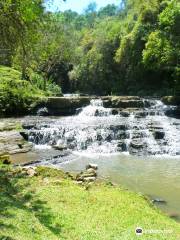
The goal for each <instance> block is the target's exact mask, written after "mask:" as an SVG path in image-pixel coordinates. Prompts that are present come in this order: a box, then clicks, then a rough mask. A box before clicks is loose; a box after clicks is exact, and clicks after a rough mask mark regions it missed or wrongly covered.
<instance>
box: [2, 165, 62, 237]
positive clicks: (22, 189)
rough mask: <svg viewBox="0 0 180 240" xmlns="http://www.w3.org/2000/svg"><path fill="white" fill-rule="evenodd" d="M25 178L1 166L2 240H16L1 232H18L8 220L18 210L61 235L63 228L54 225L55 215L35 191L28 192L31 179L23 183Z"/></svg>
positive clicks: (13, 216)
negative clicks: (32, 216)
mask: <svg viewBox="0 0 180 240" xmlns="http://www.w3.org/2000/svg"><path fill="white" fill-rule="evenodd" d="M23 178H24V179H25V178H27V177H25V176H24V175H23V174H22V173H21V172H13V171H11V170H10V169H9V168H7V167H2V166H1V165H0V216H1V219H0V240H14V239H13V238H11V237H10V236H4V235H3V234H2V233H1V232H2V230H4V232H6V231H7V233H8V230H9V229H11V230H12V229H13V230H14V231H16V226H15V225H12V224H9V223H8V220H9V221H10V219H12V218H15V217H16V210H17V209H21V210H24V211H26V212H27V213H32V214H33V215H34V216H35V217H36V218H37V219H38V221H39V222H40V223H41V224H42V225H43V226H44V227H46V228H47V229H48V230H49V231H51V232H52V233H53V234H55V235H59V234H60V232H61V228H62V226H61V225H60V224H56V225H54V223H53V219H54V217H53V214H52V213H51V210H50V209H49V208H48V207H47V206H46V202H45V201H40V200H38V199H37V197H36V196H35V193H34V192H33V191H28V186H29V183H27V182H28V181H29V179H28V180H27V179H26V180H25V181H21V180H22V179H23ZM25 183H26V184H25Z"/></svg>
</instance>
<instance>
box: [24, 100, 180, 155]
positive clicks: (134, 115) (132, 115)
mask: <svg viewBox="0 0 180 240" xmlns="http://www.w3.org/2000/svg"><path fill="white" fill-rule="evenodd" d="M145 101H149V105H148V107H145V108H142V109H140V110H133V109H132V110H129V112H127V111H128V110H126V111H124V110H122V109H120V110H119V112H118V113H116V114H113V109H112V108H105V107H104V106H103V101H102V100H101V99H94V100H91V103H90V105H89V106H86V107H84V108H83V109H82V111H81V112H80V113H79V114H78V115H76V116H71V117H63V118H60V119H56V120H55V119H54V120H52V121H50V122H49V123H46V124H43V123H38V124H37V125H36V127H35V128H34V129H30V130H28V135H29V141H30V142H33V143H34V144H35V145H36V147H39V146H40V147H42V146H48V147H50V146H54V145H57V146H62V147H63V146H64V147H66V148H68V149H70V150H72V151H73V152H76V153H79V154H90V155H91V154H119V153H122V152H124V153H128V154H134V155H159V154H160V155H162V154H168V155H172V156H175V155H179V154H180V120H177V119H173V118H169V117H167V116H166V115H165V111H166V109H167V107H166V106H165V105H164V104H163V103H162V102H161V101H158V100H145Z"/></svg>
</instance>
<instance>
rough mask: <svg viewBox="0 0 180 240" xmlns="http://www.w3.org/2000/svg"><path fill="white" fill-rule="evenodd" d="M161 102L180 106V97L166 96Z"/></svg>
mask: <svg viewBox="0 0 180 240" xmlns="http://www.w3.org/2000/svg"><path fill="white" fill-rule="evenodd" d="M161 101H162V102H163V103H164V104H166V105H175V106H180V96H164V97H162V98H161Z"/></svg>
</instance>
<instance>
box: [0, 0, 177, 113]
mask: <svg viewBox="0 0 180 240" xmlns="http://www.w3.org/2000/svg"><path fill="white" fill-rule="evenodd" d="M47 2H48V1H47V0H46V1H43V0H38V1H33V0H24V1H20V0H15V1H14V0H8V1H7V0H3V1H1V3H0V64H1V65H3V66H8V67H12V68H14V69H16V70H18V71H20V72H21V78H22V79H23V80H24V81H25V82H24V84H26V85H27V86H29V88H39V89H40V91H42V90H43V91H44V93H45V94H46V92H51V93H52V94H53V95H56V94H60V89H59V88H58V87H57V85H58V86H59V87H61V89H62V92H63V93H66V92H82V93H88V94H97V95H100V94H101V95H107V94H108V95H110V94H117V95H178V94H179V92H180V70H179V69H180V66H179V65H180V30H179V25H180V3H179V1H178V0H151V1H150V0H148V1H147V0H141V1H140V0H123V1H121V4H120V6H118V7H117V6H115V5H107V6H106V7H104V8H101V9H100V10H98V11H97V8H96V4H95V3H91V4H90V5H89V6H88V7H87V9H86V11H85V12H84V13H83V14H78V13H76V12H73V11H71V10H68V11H65V12H47V11H46V9H45V6H46V4H47ZM0 80H1V79H0ZM3 84H4V83H3ZM54 84H55V85H54ZM15 85H16V84H15ZM30 85H31V87H30ZM49 90H50V91H49ZM3 91H4V90H3ZM38 91H39V90H38ZM33 94H34V92H32V95H33ZM35 95H36V94H35ZM40 95H41V94H40ZM13 96H14V95H13ZM1 101H2V100H1ZM12 101H14V100H12ZM28 101H30V102H31V97H30V100H28ZM28 104H29V103H28ZM10 105H11V103H10ZM12 108H13V106H12ZM7 112H8V111H7Z"/></svg>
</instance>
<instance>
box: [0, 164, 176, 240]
mask: <svg viewBox="0 0 180 240" xmlns="http://www.w3.org/2000/svg"><path fill="white" fill-rule="evenodd" d="M37 172H38V175H37V176H34V177H32V178H30V177H27V176H26V175H25V174H23V173H22V172H21V171H17V170H16V171H15V170H14V171H12V169H8V168H7V167H2V166H1V167H0V186H1V189H0V212H1V219H0V239H9V240H10V239H11V240H31V239H32V240H59V239H61V240H63V239H64V240H65V239H67V240H72V239H73V240H100V239H101V240H111V239H112V240H115V239H122V240H124V239H126V240H128V239H129V240H133V239H139V238H138V236H136V235H135V228H136V227H138V226H140V227H142V228H143V229H146V230H149V229H158V230H172V233H171V234H169V233H159V234H144V235H142V236H141V237H140V239H168V240H170V239H174V240H177V239H179V237H180V225H179V224H178V223H176V222H175V221H173V220H171V219H169V218H168V217H166V216H164V215H163V214H161V213H160V212H159V211H158V210H157V209H155V208H153V207H152V206H150V204H149V203H148V202H147V201H146V200H145V199H144V198H143V197H142V196H140V195H137V194H135V193H132V192H129V191H126V190H123V189H121V188H120V187H113V186H110V185H108V184H106V183H95V184H94V185H92V186H91V187H90V188H88V189H87V188H85V187H82V186H78V185H77V184H75V183H74V182H73V181H72V180H70V179H69V178H68V177H67V176H66V175H65V174H64V173H62V172H61V171H58V170H52V169H47V168H39V169H38V170H37ZM178 234H179V235H178Z"/></svg>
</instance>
